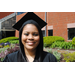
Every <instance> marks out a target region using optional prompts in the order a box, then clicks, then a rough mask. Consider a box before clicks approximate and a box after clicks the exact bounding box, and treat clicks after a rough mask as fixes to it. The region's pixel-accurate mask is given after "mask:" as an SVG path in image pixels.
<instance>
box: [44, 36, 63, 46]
mask: <svg viewBox="0 0 75 75" xmlns="http://www.w3.org/2000/svg"><path fill="white" fill-rule="evenodd" d="M55 41H64V38H62V37H60V36H47V37H43V42H44V46H45V47H49V46H50V45H51V44H52V43H53V42H55Z"/></svg>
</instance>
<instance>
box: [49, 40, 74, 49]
mask: <svg viewBox="0 0 75 75" xmlns="http://www.w3.org/2000/svg"><path fill="white" fill-rule="evenodd" d="M50 48H59V49H75V47H73V46H72V42H59V41H55V42H54V43H53V44H52V45H51V46H50Z"/></svg>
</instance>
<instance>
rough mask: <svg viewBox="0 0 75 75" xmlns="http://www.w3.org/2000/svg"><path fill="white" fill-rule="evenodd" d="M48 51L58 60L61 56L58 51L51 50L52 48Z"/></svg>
mask: <svg viewBox="0 0 75 75" xmlns="http://www.w3.org/2000/svg"><path fill="white" fill-rule="evenodd" d="M48 52H49V53H52V54H53V55H54V56H55V57H56V59H57V61H60V58H61V54H60V53H58V52H57V51H53V52H52V49H50V50H48Z"/></svg>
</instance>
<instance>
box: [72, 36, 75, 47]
mask: <svg viewBox="0 0 75 75" xmlns="http://www.w3.org/2000/svg"><path fill="white" fill-rule="evenodd" d="M72 45H73V46H74V47H75V37H74V38H73V39H72Z"/></svg>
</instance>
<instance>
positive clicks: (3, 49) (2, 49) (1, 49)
mask: <svg viewBox="0 0 75 75" xmlns="http://www.w3.org/2000/svg"><path fill="white" fill-rule="evenodd" d="M8 48H9V47H5V48H0V53H1V52H2V51H3V52H4V51H5V50H7V49H8Z"/></svg>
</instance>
